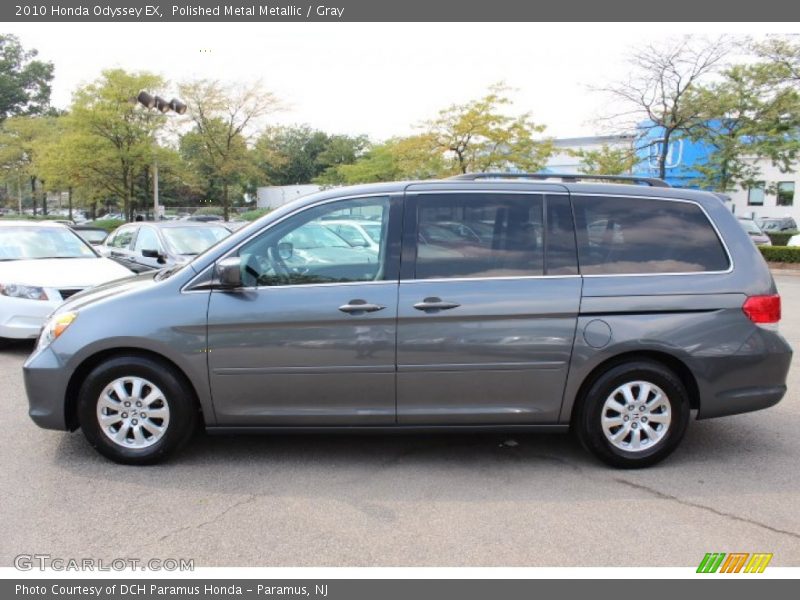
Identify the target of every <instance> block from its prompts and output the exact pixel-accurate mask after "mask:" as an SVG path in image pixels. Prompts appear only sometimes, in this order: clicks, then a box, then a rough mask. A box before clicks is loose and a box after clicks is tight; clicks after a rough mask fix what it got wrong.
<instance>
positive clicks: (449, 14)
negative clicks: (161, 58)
mask: <svg viewBox="0 0 800 600" xmlns="http://www.w3.org/2000/svg"><path fill="white" fill-rule="evenodd" d="M0 20H2V21H3V22H9V23H13V22H37V21H38V22H91V21H103V22H110V21H120V22H135V21H143V22H202V21H208V22H215V21H227V22H239V23H245V22H270V21H276V22H302V21H324V22H341V21H362V22H364V21H373V22H376V21H442V22H444V21H462V22H468V21H492V22H502V21H515V22H516V21H531V22H536V21H538V22H553V21H572V22H581V21H584V22H585V21H593V22H614V21H623V22H632V21H639V22H644V21H651V22H656V21H681V22H692V21H704V22H737V21H740V22H741V21H753V22H770V21H775V22H787V21H799V20H800V3H799V2H789V1H787V0H759V1H758V2H753V1H752V0H749V1H747V2H745V1H742V0H729V1H728V2H720V1H719V0H669V1H668V2H646V1H644V0H604V1H598V0H571V1H570V2H551V1H541V0H540V1H536V0H434V1H431V0H391V1H384V0H330V1H325V0H322V1H317V2H307V1H305V2H304V1H299V0H298V1H296V2H292V1H283V0H280V1H277V2H253V1H247V0H244V1H242V0H239V1H238V2H237V1H233V2H214V1H213V0H211V1H209V0H202V1H197V0H194V1H192V0H185V1H183V2H169V3H160V2H159V1H158V0H122V2H118V1H117V0H114V1H113V2H112V1H111V0H107V1H106V2H91V1H89V2H81V1H78V0H62V1H47V2H46V1H31V2H20V1H14V0H10V1H9V0H3V2H2V3H0ZM568 41H569V40H565V42H568Z"/></svg>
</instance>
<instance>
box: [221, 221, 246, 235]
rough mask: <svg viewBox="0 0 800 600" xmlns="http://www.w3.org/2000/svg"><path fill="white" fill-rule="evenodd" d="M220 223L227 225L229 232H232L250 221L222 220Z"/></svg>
mask: <svg viewBox="0 0 800 600" xmlns="http://www.w3.org/2000/svg"><path fill="white" fill-rule="evenodd" d="M222 225H224V226H225V227H227V228H228V229H229V230H230V231H231V232H234V231H239V230H240V229H241V228H242V227H247V226H248V225H250V221H224V222H223V223H222Z"/></svg>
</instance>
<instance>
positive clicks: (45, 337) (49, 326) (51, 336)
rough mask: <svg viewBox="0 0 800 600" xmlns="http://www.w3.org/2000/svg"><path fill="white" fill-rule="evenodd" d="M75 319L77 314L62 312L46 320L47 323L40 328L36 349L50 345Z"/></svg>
mask: <svg viewBox="0 0 800 600" xmlns="http://www.w3.org/2000/svg"><path fill="white" fill-rule="evenodd" d="M77 317H78V313H74V312H64V313H58V314H55V315H53V316H52V317H50V318H49V319H47V323H45V324H44V327H42V333H41V334H39V341H38V343H37V344H36V349H37V350H41V349H42V348H46V347H47V346H49V345H50V344H52V343H53V340H55V339H56V338H57V337H58V336H60V335H61V334H62V333H64V332H65V331H66V330H67V327H69V326H70V325H71V324H72V322H73V321H74V320H75V319H76V318H77Z"/></svg>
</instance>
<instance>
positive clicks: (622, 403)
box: [24, 174, 792, 467]
mask: <svg viewBox="0 0 800 600" xmlns="http://www.w3.org/2000/svg"><path fill="white" fill-rule="evenodd" d="M780 313H781V305H780V297H779V296H778V294H777V291H776V287H775V284H774V282H773V280H772V276H771V275H770V272H769V270H768V268H767V265H766V263H765V262H764V260H763V259H762V257H761V255H760V253H759V252H758V250H757V249H756V247H755V245H754V244H753V242H752V241H751V240H750V238H749V237H748V234H747V233H746V232H745V231H744V229H743V228H742V227H741V225H740V224H739V223H738V222H737V219H736V217H735V216H734V215H733V214H731V212H730V210H729V209H728V208H727V207H726V206H725V205H724V204H723V202H722V201H721V200H720V198H719V197H718V196H715V195H713V194H711V193H706V192H698V191H691V190H685V189H673V188H670V187H669V186H667V185H666V184H665V183H664V182H662V181H660V180H656V179H642V178H639V179H635V178H631V179H630V180H627V181H625V180H624V178H619V177H614V178H610V179H609V180H608V181H605V180H602V179H601V178H599V177H595V176H592V177H590V178H586V179H584V178H582V177H581V176H576V175H568V176H566V175H565V176H560V177H559V176H553V175H547V176H542V175H520V174H515V175H513V176H508V175H506V176H504V175H497V174H480V175H462V176H457V177H454V178H451V179H445V180H438V181H423V182H404V183H385V184H373V185H364V186H358V187H350V188H338V189H333V190H327V191H323V192H319V193H316V194H313V195H310V196H306V197H304V198H301V199H299V200H296V201H294V202H293V203H291V204H288V205H285V206H283V207H281V208H280V209H277V210H275V211H273V212H271V213H270V214H268V215H266V216H264V217H262V218H261V219H260V220H258V221H255V222H254V223H252V224H251V225H249V226H247V227H244V228H243V229H240V230H239V231H237V232H235V233H233V234H232V235H231V236H230V237H227V238H225V239H223V240H222V241H220V242H218V243H217V244H216V245H214V246H212V247H211V248H210V249H209V250H207V251H206V252H204V253H203V254H201V255H200V256H198V257H197V258H195V259H194V260H192V261H191V262H189V263H188V264H181V265H176V266H172V267H170V268H166V269H162V270H159V271H150V272H147V273H143V274H141V275H137V276H132V277H129V278H126V279H122V280H118V281H115V282H111V283H105V284H101V285H99V286H97V287H94V288H92V289H89V290H86V291H84V292H81V293H79V294H76V295H75V296H72V297H71V298H69V299H68V300H67V301H66V302H65V303H64V304H62V305H61V306H60V307H59V308H58V309H56V311H55V312H54V313H53V314H52V315H51V316H50V317H49V320H48V321H47V323H46V324H45V326H44V328H43V330H42V332H41V335H40V337H39V340H38V343H37V346H36V349H35V350H34V352H33V354H32V355H31V356H30V358H29V359H28V360H27V362H26V363H25V366H24V372H25V385H26V389H27V393H28V398H29V401H30V415H31V417H32V418H33V420H34V421H35V422H36V423H37V424H38V425H40V426H41V427H45V428H50V429H60V430H70V431H71V430H75V429H77V428H78V427H80V428H81V429H82V430H83V432H84V434H85V436H86V438H87V439H88V441H89V443H90V444H91V445H92V446H94V447H95V448H96V449H97V450H98V451H99V452H101V453H102V454H103V455H105V456H107V457H109V458H111V459H112V460H115V461H118V462H121V463H129V464H146V463H154V462H157V461H159V460H162V459H164V458H166V457H167V456H168V455H171V454H173V453H174V452H175V451H176V450H178V449H179V448H180V447H181V445H182V444H184V443H185V442H186V441H187V440H188V439H189V437H190V436H191V434H192V432H193V431H194V430H195V429H196V428H197V427H198V426H201V425H202V426H204V427H205V428H206V429H207V430H208V431H211V432H226V433H230V432H234V431H256V432H263V433H271V434H274V433H279V432H282V431H298V430H305V431H320V432H325V431H335V430H338V431H341V430H359V431H375V432H380V431H387V430H394V431H397V430H403V431H417V432H418V431H438V430H455V431H473V430H474V431H491V430H498V431H500V430H506V431H550V430H556V431H557V430H564V431H567V430H571V431H573V432H574V433H575V434H576V435H577V437H578V438H579V439H580V441H581V443H582V444H583V445H584V446H585V447H586V448H587V449H588V450H589V451H591V452H592V453H594V454H595V455H596V456H597V457H598V458H600V459H601V460H603V461H605V462H607V463H609V464H611V465H614V466H617V467H642V466H648V465H652V464H654V463H656V462H658V461H660V460H662V459H663V458H665V457H666V456H668V455H669V454H670V453H671V452H672V451H673V450H674V449H675V448H676V447H677V446H678V444H679V443H680V441H681V438H682V437H683V435H684V433H685V431H686V429H687V426H688V423H689V420H690V417H691V416H692V415H695V416H696V418H698V419H707V418H711V417H721V416H725V415H732V414H737V413H745V412H749V411H755V410H758V409H762V408H767V407H769V406H772V405H774V404H776V403H777V402H778V401H779V400H780V399H781V398H782V397H783V395H784V393H785V392H786V376H787V372H788V370H789V364H790V361H791V356H792V350H791V348H790V347H789V345H788V344H787V342H786V341H785V340H784V338H783V337H782V336H781V335H780V333H779V332H778V329H777V326H778V321H779V320H780ZM754 418H757V417H754Z"/></svg>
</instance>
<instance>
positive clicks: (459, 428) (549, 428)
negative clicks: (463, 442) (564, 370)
mask: <svg viewBox="0 0 800 600" xmlns="http://www.w3.org/2000/svg"><path fill="white" fill-rule="evenodd" d="M567 431H569V425H364V426H359V425H331V426H324V425H323V426H313V427H309V426H293V425H255V426H250V425H243V426H224V425H223V426H212V427H206V432H208V433H209V434H211V435H225V434H267V433H269V434H275V433H278V434H283V433H286V434H293V433H300V434H304V433H305V434H308V433H314V434H316V433H320V434H328V433H330V434H345V435H353V434H368V435H376V434H385V433H393V434H394V433H400V434H403V433H495V432H496V433H501V432H503V433H510V432H523V433H566V432H567Z"/></svg>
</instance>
